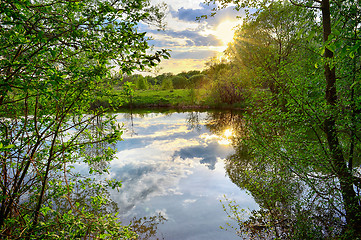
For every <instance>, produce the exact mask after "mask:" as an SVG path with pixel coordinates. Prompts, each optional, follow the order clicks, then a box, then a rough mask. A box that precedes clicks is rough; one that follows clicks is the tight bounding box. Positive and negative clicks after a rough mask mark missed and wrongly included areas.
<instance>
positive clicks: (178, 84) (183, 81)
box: [171, 75, 188, 89]
mask: <svg viewBox="0 0 361 240" xmlns="http://www.w3.org/2000/svg"><path fill="white" fill-rule="evenodd" d="M171 79H172V83H173V87H174V89H185V88H187V86H188V84H187V83H188V81H187V78H186V77H184V76H179V75H176V76H173V77H172V78H171Z"/></svg>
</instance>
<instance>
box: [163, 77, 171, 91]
mask: <svg viewBox="0 0 361 240" xmlns="http://www.w3.org/2000/svg"><path fill="white" fill-rule="evenodd" d="M161 88H162V89H163V90H171V89H173V82H172V79H169V78H166V79H164V80H163V81H162V87H161Z"/></svg>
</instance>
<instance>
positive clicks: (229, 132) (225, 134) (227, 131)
mask: <svg viewBox="0 0 361 240" xmlns="http://www.w3.org/2000/svg"><path fill="white" fill-rule="evenodd" d="M224 136H225V137H226V138H230V137H232V136H233V131H232V129H226V130H225V131H224Z"/></svg>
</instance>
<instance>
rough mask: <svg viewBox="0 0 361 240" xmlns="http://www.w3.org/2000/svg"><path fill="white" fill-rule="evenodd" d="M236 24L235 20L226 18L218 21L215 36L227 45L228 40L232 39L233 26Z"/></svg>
mask: <svg viewBox="0 0 361 240" xmlns="http://www.w3.org/2000/svg"><path fill="white" fill-rule="evenodd" d="M236 25H237V22H231V21H229V20H226V21H224V22H222V23H220V24H219V25H218V26H217V28H216V34H217V37H218V38H219V39H220V40H222V42H223V44H224V45H225V46H227V44H228V43H229V42H231V41H232V40H233V35H234V27H235V26H236Z"/></svg>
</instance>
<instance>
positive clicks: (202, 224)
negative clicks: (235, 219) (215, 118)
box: [110, 113, 256, 239]
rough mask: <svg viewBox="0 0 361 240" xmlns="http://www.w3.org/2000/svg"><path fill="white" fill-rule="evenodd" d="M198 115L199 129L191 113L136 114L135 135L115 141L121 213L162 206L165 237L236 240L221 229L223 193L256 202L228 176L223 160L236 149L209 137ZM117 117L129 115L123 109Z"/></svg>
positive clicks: (115, 174)
mask: <svg viewBox="0 0 361 240" xmlns="http://www.w3.org/2000/svg"><path fill="white" fill-rule="evenodd" d="M200 118H201V121H200V122H199V126H200V127H198V128H197V131H196V130H192V128H189V126H187V121H186V120H187V113H174V114H172V115H171V116H169V115H167V116H165V115H159V114H149V115H148V116H145V117H144V118H138V117H134V122H133V127H134V129H133V131H134V132H136V133H137V135H133V136H132V137H131V136H130V133H129V132H128V133H125V135H124V136H123V138H124V141H122V142H120V143H118V144H117V149H118V153H117V158H118V159H117V160H114V161H113V162H112V164H111V170H110V174H111V176H112V177H113V178H116V179H118V180H122V181H123V186H122V189H121V190H120V192H116V191H114V192H112V197H113V199H114V201H115V202H117V203H118V206H119V208H120V213H121V215H122V216H123V217H125V218H132V217H133V216H134V215H138V217H141V216H147V215H148V216H149V215H155V214H157V211H158V212H159V211H161V212H162V213H163V214H165V215H166V216H167V218H168V221H167V222H166V223H165V224H164V226H163V225H162V226H160V227H159V229H161V230H162V232H163V234H164V237H165V239H220V238H214V237H216V236H218V237H220V236H222V239H232V238H233V237H234V235H233V234H230V235H228V237H229V238H227V234H229V233H227V232H224V231H222V230H220V229H219V226H220V225H224V223H225V222H226V214H225V213H224V212H223V210H222V206H221V204H220V203H219V200H220V199H221V198H222V196H223V195H224V194H227V196H228V198H232V197H237V198H238V200H239V199H241V201H243V202H244V203H245V204H247V206H250V207H251V208H255V207H256V204H255V203H254V201H253V200H252V198H251V197H249V196H248V195H246V194H245V193H244V192H242V191H240V190H239V189H238V188H237V187H236V186H235V185H234V184H233V183H232V182H231V181H230V180H229V179H228V178H227V177H226V176H225V170H224V167H223V159H225V158H226V157H227V156H228V155H230V154H231V153H233V149H232V147H230V146H226V145H221V144H220V143H219V139H218V138H216V137H205V136H211V134H210V133H209V131H208V130H207V128H206V127H205V126H204V121H205V120H204V119H206V113H201V114H200ZM202 119H203V120H202ZM118 121H119V122H121V123H122V122H124V123H127V122H128V121H129V120H127V119H126V118H124V115H123V114H119V115H118ZM196 236H198V238H197V237H196Z"/></svg>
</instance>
